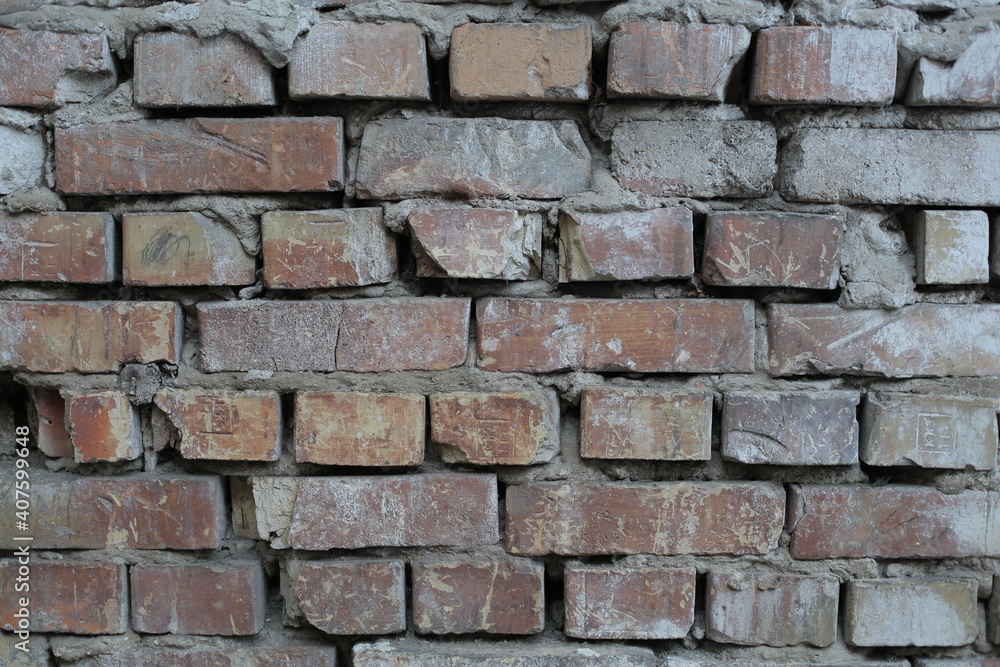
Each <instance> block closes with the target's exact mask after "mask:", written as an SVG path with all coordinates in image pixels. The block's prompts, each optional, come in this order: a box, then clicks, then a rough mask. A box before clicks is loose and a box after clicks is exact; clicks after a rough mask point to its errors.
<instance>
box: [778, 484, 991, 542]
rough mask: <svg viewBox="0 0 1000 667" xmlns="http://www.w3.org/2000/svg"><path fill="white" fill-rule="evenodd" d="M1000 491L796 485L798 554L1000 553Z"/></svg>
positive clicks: (793, 517) (793, 520) (792, 511)
mask: <svg viewBox="0 0 1000 667" xmlns="http://www.w3.org/2000/svg"><path fill="white" fill-rule="evenodd" d="M997 517H1000V493H997V492H995V491H962V492H961V493H953V494H943V493H941V492H940V491H937V490H935V489H932V488H928V487H922V486H907V485H888V486H878V487H872V486H835V485H825V484H823V485H807V486H794V487H792V495H791V497H790V507H789V526H790V527H791V533H792V542H791V551H792V556H793V557H794V558H799V559H803V560H816V559H821V558H841V557H843V558H963V557H966V556H973V557H978V556H997V555H1000V523H998V519H997Z"/></svg>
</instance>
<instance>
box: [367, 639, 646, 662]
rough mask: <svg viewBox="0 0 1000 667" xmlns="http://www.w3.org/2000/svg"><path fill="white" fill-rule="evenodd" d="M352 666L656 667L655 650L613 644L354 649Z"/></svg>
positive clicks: (405, 644)
mask: <svg viewBox="0 0 1000 667" xmlns="http://www.w3.org/2000/svg"><path fill="white" fill-rule="evenodd" d="M352 664H353V665H354V667H463V666H465V665H476V666H477V667H591V666H593V667H597V666H598V665H599V666H600V667H654V666H655V665H656V664H658V663H657V660H656V657H655V655H654V654H653V651H652V649H648V648H639V647H636V646H615V645H613V644H567V643H565V642H561V643H543V644H538V643H532V644H530V645H525V644H523V643H515V642H501V643H495V642H490V643H488V644H482V643H477V644H472V643H467V644H463V643H454V642H448V643H446V644H442V643H440V642H433V643H431V642H415V641H409V640H407V641H399V642H379V643H378V644H355V645H354V661H353V663H352Z"/></svg>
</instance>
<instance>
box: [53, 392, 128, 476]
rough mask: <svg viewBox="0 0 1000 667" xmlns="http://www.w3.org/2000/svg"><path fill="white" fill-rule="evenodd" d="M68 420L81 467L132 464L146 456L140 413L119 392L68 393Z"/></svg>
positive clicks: (66, 393)
mask: <svg viewBox="0 0 1000 667" xmlns="http://www.w3.org/2000/svg"><path fill="white" fill-rule="evenodd" d="M64 395H65V397H66V416H67V419H66V420H67V424H68V426H69V437H70V441H71V442H72V443H73V458H74V459H75V460H76V461H77V462H78V463H93V462H95V461H132V460H134V459H137V458H139V457H140V456H142V430H141V429H140V426H139V412H138V410H136V409H135V408H133V407H132V404H131V403H129V400H128V398H127V397H126V396H125V394H124V393H123V392H121V391H118V390H114V389H111V390H107V391H80V392H77V391H68V392H65V394H64Z"/></svg>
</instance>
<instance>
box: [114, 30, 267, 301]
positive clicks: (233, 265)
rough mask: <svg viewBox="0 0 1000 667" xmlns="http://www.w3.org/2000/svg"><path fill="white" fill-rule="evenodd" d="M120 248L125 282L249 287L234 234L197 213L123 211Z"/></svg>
mask: <svg viewBox="0 0 1000 667" xmlns="http://www.w3.org/2000/svg"><path fill="white" fill-rule="evenodd" d="M154 34H160V33H154ZM122 247H123V253H122V281H123V282H124V283H125V284H126V285H148V286H160V285H250V284H252V283H253V282H254V280H255V279H256V275H257V262H256V258H255V257H253V256H252V255H248V254H247V252H246V250H244V249H243V245H242V244H241V243H240V240H239V238H238V237H237V236H236V234H235V233H234V232H233V231H232V230H231V229H229V227H227V226H225V225H224V224H222V223H219V222H216V221H214V220H211V219H210V218H208V217H206V216H204V215H202V214H201V213H141V214H126V215H123V216H122Z"/></svg>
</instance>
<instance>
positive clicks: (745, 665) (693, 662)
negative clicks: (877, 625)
mask: <svg viewBox="0 0 1000 667" xmlns="http://www.w3.org/2000/svg"><path fill="white" fill-rule="evenodd" d="M683 655H684V657H678V658H675V657H668V658H667V659H666V661H665V662H664V663H663V664H662V665H661V666H660V667H910V661H909V660H907V659H905V658H901V659H899V660H892V659H890V660H865V661H862V662H858V661H855V660H851V661H850V662H841V661H836V660H834V661H832V662H828V661H823V662H812V661H810V662H799V661H797V660H779V661H771V660H754V659H740V660H737V659H734V658H731V657H730V658H726V659H724V660H715V659H713V658H712V657H709V656H714V655H718V654H716V653H710V654H708V655H705V654H701V655H699V654H698V653H694V652H692V653H687V654H683Z"/></svg>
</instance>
